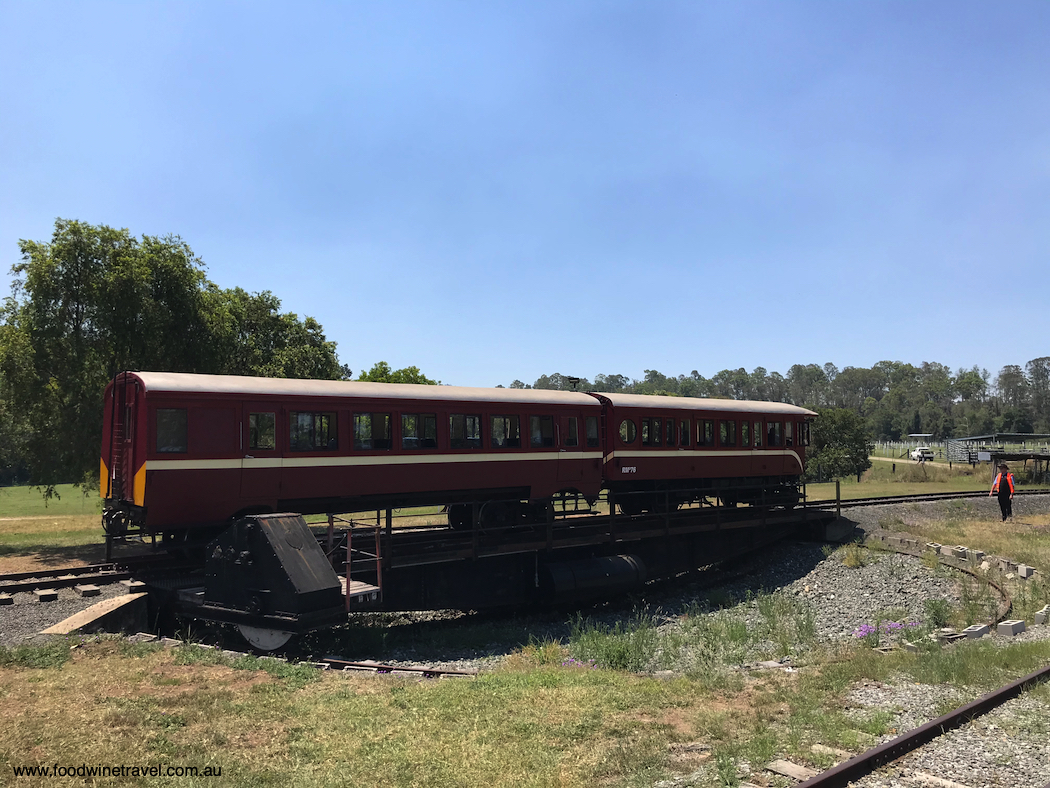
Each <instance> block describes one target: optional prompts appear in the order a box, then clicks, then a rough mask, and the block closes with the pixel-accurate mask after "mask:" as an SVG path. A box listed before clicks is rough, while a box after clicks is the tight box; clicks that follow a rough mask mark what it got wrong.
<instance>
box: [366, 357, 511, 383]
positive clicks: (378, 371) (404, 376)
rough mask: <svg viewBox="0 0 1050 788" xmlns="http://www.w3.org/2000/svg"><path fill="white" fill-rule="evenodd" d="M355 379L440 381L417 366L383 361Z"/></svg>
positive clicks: (384, 381)
mask: <svg viewBox="0 0 1050 788" xmlns="http://www.w3.org/2000/svg"><path fill="white" fill-rule="evenodd" d="M357 379H358V380H365V381H370V382H372V383H422V384H424V385H427V386H436V385H438V384H439V383H440V381H437V380H431V379H430V378H428V377H427V376H426V375H424V374H423V373H422V372H420V371H419V367H405V368H404V369H391V368H390V365H389V364H387V363H386V362H385V361H380V362H378V363H376V364H373V365H372V368H371V369H370V370H368V372H362V373H361V374H360V375H358V377H357ZM512 388H513V386H512Z"/></svg>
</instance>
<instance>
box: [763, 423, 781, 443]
mask: <svg viewBox="0 0 1050 788" xmlns="http://www.w3.org/2000/svg"><path fill="white" fill-rule="evenodd" d="M783 429H784V428H783V426H782V425H781V423H780V422H779V421H767V422H766V446H769V447H774V446H782V445H783Z"/></svg>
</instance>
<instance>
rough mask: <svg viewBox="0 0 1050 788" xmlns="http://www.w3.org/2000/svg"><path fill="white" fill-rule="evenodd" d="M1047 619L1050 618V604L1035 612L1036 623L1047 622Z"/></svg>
mask: <svg viewBox="0 0 1050 788" xmlns="http://www.w3.org/2000/svg"><path fill="white" fill-rule="evenodd" d="M1047 619H1050V605H1046V606H1044V607H1043V609H1042V610H1038V611H1036V614H1035V623H1037V624H1045V623H1046V622H1047Z"/></svg>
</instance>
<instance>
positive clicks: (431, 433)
mask: <svg viewBox="0 0 1050 788" xmlns="http://www.w3.org/2000/svg"><path fill="white" fill-rule="evenodd" d="M410 419H411V421H410ZM421 428H422V429H421ZM421 432H422V434H420V433H421ZM401 448H402V449H405V450H407V451H419V450H420V449H436V448H437V414H435V413H402V414H401Z"/></svg>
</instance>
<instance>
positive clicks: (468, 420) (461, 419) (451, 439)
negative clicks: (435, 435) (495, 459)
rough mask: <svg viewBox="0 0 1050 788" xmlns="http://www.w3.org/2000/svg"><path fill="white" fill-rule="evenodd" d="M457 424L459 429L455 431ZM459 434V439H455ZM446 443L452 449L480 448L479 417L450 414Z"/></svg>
mask: <svg viewBox="0 0 1050 788" xmlns="http://www.w3.org/2000/svg"><path fill="white" fill-rule="evenodd" d="M457 422H458V425H459V429H458V430H457ZM457 432H459V434H460V437H456V433H457ZM448 443H449V447H450V448H452V449H480V448H481V415H480V414H475V413H452V414H450V415H449V417H448Z"/></svg>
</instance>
